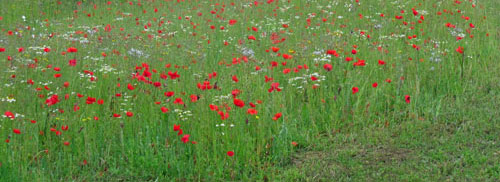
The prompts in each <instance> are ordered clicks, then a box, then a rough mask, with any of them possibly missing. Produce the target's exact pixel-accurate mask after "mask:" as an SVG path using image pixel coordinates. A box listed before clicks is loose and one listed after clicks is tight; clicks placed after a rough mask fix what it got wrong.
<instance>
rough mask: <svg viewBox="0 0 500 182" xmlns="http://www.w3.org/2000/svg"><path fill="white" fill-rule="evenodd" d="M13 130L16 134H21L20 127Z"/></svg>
mask: <svg viewBox="0 0 500 182" xmlns="http://www.w3.org/2000/svg"><path fill="white" fill-rule="evenodd" d="M12 131H13V132H14V133H15V134H18V135H19V134H21V130H19V129H13V130H12Z"/></svg>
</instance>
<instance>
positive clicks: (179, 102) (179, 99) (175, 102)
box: [174, 98, 184, 105]
mask: <svg viewBox="0 0 500 182" xmlns="http://www.w3.org/2000/svg"><path fill="white" fill-rule="evenodd" d="M174 104H180V105H183V104H184V102H183V101H182V98H176V99H175V100H174Z"/></svg>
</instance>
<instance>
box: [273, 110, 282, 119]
mask: <svg viewBox="0 0 500 182" xmlns="http://www.w3.org/2000/svg"><path fill="white" fill-rule="evenodd" d="M281 116H282V114H281V112H279V113H276V114H275V115H274V117H273V120H275V121H276V120H278V119H279V118H281Z"/></svg>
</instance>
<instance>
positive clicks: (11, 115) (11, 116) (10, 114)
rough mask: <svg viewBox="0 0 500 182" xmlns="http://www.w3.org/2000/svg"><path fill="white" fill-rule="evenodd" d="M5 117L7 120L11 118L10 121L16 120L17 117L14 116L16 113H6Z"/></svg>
mask: <svg viewBox="0 0 500 182" xmlns="http://www.w3.org/2000/svg"><path fill="white" fill-rule="evenodd" d="M4 116H5V117H7V118H10V119H14V118H16V117H15V116H14V113H12V112H10V111H5V113H4Z"/></svg>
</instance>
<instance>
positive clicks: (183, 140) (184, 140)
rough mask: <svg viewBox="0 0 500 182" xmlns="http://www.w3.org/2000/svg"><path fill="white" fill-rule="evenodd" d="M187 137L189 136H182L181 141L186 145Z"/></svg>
mask: <svg viewBox="0 0 500 182" xmlns="http://www.w3.org/2000/svg"><path fill="white" fill-rule="evenodd" d="M189 137H190V136H189V135H184V136H182V138H181V141H182V142H184V143H187V142H189Z"/></svg>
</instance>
